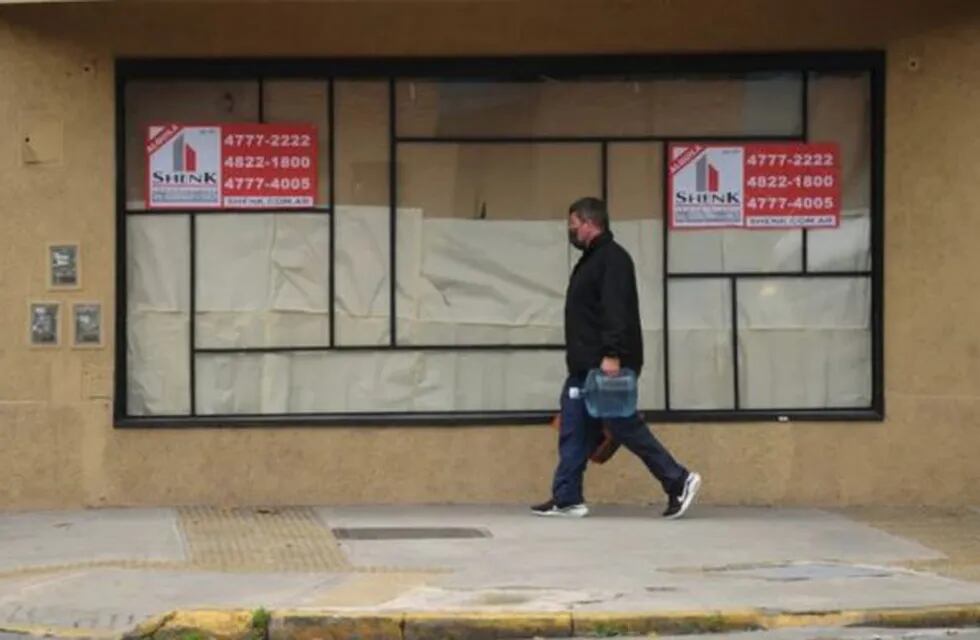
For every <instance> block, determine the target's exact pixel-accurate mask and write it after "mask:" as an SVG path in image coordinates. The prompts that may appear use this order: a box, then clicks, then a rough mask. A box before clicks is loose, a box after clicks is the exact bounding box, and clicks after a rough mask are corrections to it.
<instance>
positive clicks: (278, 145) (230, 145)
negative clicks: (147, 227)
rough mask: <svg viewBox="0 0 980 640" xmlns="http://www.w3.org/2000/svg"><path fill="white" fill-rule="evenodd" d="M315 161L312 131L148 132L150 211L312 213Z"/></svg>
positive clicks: (237, 127) (181, 128)
mask: <svg viewBox="0 0 980 640" xmlns="http://www.w3.org/2000/svg"><path fill="white" fill-rule="evenodd" d="M318 157H319V156H318V150H317V132H316V127H314V126H313V125H306V124H252V123H248V124H221V125H203V126H201V125H193V126H191V125H177V124H167V125H155V126H151V127H150V129H149V135H148V136H147V143H146V161H147V185H146V189H147V194H146V203H147V208H150V209H182V208H207V209H290V208H302V207H312V206H314V204H315V203H316V194H317V175H318V174H317V170H318V167H317V158H318Z"/></svg>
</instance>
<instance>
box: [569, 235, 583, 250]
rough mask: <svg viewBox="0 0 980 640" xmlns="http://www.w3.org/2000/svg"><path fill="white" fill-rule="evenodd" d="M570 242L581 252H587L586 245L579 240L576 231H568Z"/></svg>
mask: <svg viewBox="0 0 980 640" xmlns="http://www.w3.org/2000/svg"><path fill="white" fill-rule="evenodd" d="M568 241H569V242H570V243H571V244H572V246H573V247H575V248H576V249H578V250H579V251H585V243H584V242H582V241H581V240H579V239H578V234H577V233H575V232H574V231H571V230H569V231H568Z"/></svg>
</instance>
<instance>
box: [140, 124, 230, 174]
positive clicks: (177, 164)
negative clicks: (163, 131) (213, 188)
mask: <svg viewBox="0 0 980 640" xmlns="http://www.w3.org/2000/svg"><path fill="white" fill-rule="evenodd" d="M169 146H170V149H169V154H170V156H171V159H172V160H171V162H170V165H171V167H170V170H169V171H159V170H158V171H154V172H153V174H152V178H153V182H154V183H156V184H206V185H217V184H218V174H217V172H216V171H199V170H198V152H197V149H195V148H194V146H193V145H191V144H190V143H188V142H187V139H186V135H185V134H183V133H182V134H180V135H179V136H177V137H176V138H174V139H173V141H172V142H170V145H169ZM163 153H164V155H166V151H164V152H163Z"/></svg>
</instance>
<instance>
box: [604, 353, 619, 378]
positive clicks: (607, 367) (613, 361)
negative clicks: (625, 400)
mask: <svg viewBox="0 0 980 640" xmlns="http://www.w3.org/2000/svg"><path fill="white" fill-rule="evenodd" d="M599 368H600V369H602V372H603V373H604V374H606V375H607V376H609V377H611V378H613V377H616V376H618V375H619V358H614V357H612V356H606V357H605V358H603V359H602V364H600V365H599Z"/></svg>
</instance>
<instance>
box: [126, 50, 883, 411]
mask: <svg viewBox="0 0 980 640" xmlns="http://www.w3.org/2000/svg"><path fill="white" fill-rule="evenodd" d="M685 60H686V62H685ZM766 60H768V62H767V63H765V64H763V63H761V62H759V61H753V60H751V59H749V58H746V59H744V60H742V62H741V63H739V64H734V65H733V64H732V58H728V57H723V56H719V57H717V58H691V59H684V58H673V59H670V60H667V59H657V58H649V59H643V58H629V59H617V58H609V59H598V60H597V59H584V60H575V59H571V58H568V59H541V60H531V61H529V60H528V59H524V60H522V61H508V60H503V59H501V60H495V61H493V63H492V65H490V66H491V67H492V68H493V69H495V70H496V72H495V74H488V73H487V68H488V63H487V61H482V62H480V63H479V64H477V62H475V61H473V62H472V64H473V65H474V66H473V71H472V73H467V61H465V60H463V61H445V62H438V61H436V62H433V61H428V62H427V63H425V64H423V63H421V62H420V63H417V64H415V65H413V63H412V62H411V61H405V62H404V64H401V65H399V68H398V69H397V70H396V69H391V70H389V71H387V72H380V71H384V70H380V69H374V70H373V71H372V72H371V73H366V72H365V70H364V68H363V67H357V65H353V66H350V65H352V63H350V62H348V63H346V64H347V65H348V66H349V68H348V66H345V64H342V63H333V64H331V63H330V62H329V61H324V62H323V63H317V62H315V61H303V62H302V63H299V62H297V63H295V64H296V66H292V65H291V64H290V63H289V62H288V61H265V62H263V61H255V62H253V63H250V64H248V65H245V64H244V63H243V62H241V61H228V62H227V63H222V62H212V63H210V64H209V65H208V66H207V70H206V72H201V71H200V69H197V70H195V69H194V67H193V64H192V63H186V64H185V63H183V62H173V63H166V62H122V63H120V67H119V79H118V82H119V88H120V94H119V99H120V101H121V104H120V109H119V115H120V118H121V122H120V124H121V127H120V132H121V133H120V135H121V136H122V140H121V141H120V142H121V143H120V146H119V149H120V151H121V155H122V157H120V158H119V162H120V175H121V177H122V178H123V180H124V182H123V188H121V189H120V195H119V198H120V202H119V215H120V230H121V231H122V232H123V236H122V237H121V238H120V250H121V255H120V268H121V269H122V270H123V272H124V274H125V290H122V291H120V292H119V296H120V303H121V305H122V307H121V308H122V309H124V314H123V315H124V317H123V318H121V320H122V322H121V329H120V334H119V335H120V337H121V338H122V340H123V341H124V344H125V348H124V349H123V350H122V353H120V354H118V358H119V365H120V366H119V370H118V376H119V380H118V385H119V388H120V390H121V391H123V392H124V393H122V394H121V396H120V398H119V399H117V406H116V413H117V420H118V421H119V422H120V423H121V424H167V423H172V422H179V421H181V420H188V421H190V422H194V421H198V422H202V423H204V422H207V423H215V424H228V425H234V424H237V423H246V422H249V421H255V420H265V421H268V422H270V423H272V422H275V421H277V420H280V421H287V422H288V421H310V422H323V423H330V422H338V423H344V422H357V421H363V422H371V423H385V422H399V421H419V422H425V421H429V422H431V421H433V420H435V421H440V420H441V421H444V422H448V423H454V422H456V423H465V422H485V421H499V422H507V421H526V420H540V419H544V418H546V417H548V416H550V415H551V414H552V413H553V412H554V411H555V410H556V409H557V406H558V397H557V393H558V389H559V387H560V384H561V381H562V379H563V377H564V358H563V351H562V348H563V345H562V340H563V326H562V325H563V302H564V293H565V286H566V284H567V281H568V277H569V273H570V270H571V268H572V266H573V265H574V263H575V260H576V259H577V257H578V253H577V252H576V251H575V250H574V249H572V248H571V247H569V245H568V242H567V236H566V233H565V225H566V216H567V209H568V205H569V204H570V203H571V202H572V201H574V200H575V199H577V198H579V197H582V196H586V195H595V196H599V197H603V198H605V199H606V200H607V201H608V204H609V208H610V213H611V216H612V230H613V232H614V234H615V235H616V238H617V239H618V241H619V242H620V243H621V244H622V245H623V246H624V247H626V249H627V250H628V251H629V252H630V254H631V255H632V257H633V260H634V262H635V264H636V270H637V284H638V288H639V295H640V308H641V320H642V324H643V331H644V344H645V352H646V353H645V360H646V365H645V368H644V375H643V376H642V378H641V385H642V386H641V396H640V397H641V404H642V406H643V408H644V409H646V410H647V411H648V416H649V417H650V418H651V419H668V420H688V419H717V420H724V419H728V418H736V419H742V418H746V417H755V418H773V419H775V418H782V417H784V416H787V415H801V416H804V415H805V416H811V417H824V416H825V417H828V418H833V417H838V418H840V417H854V418H870V417H880V415H881V409H882V401H881V389H880V386H881V385H880V358H881V349H880V331H881V327H880V313H878V310H880V304H881V301H880V279H881V273H880V263H881V261H880V252H881V247H880V244H876V243H875V242H874V238H875V237H876V233H880V228H879V227H878V226H876V225H880V220H881V210H880V203H879V204H876V202H878V201H877V200H876V198H875V193H880V189H881V185H880V184H876V183H875V182H874V178H875V176H876V175H877V173H876V171H877V165H876V163H880V157H876V156H875V154H874V150H875V148H876V145H880V144H881V140H876V139H875V135H876V134H875V131H876V128H875V113H876V112H875V104H873V103H874V100H878V101H880V99H881V98H880V95H879V94H875V91H879V90H880V87H878V88H877V89H876V85H875V82H876V77H877V76H876V75H875V74H879V73H880V60H879V59H878V58H877V57H875V56H870V57H869V56H866V55H855V56H847V55H841V56H835V57H834V59H827V60H822V59H821V58H820V57H816V58H810V59H807V60H805V61H804V60H803V59H800V60H794V59H792V58H787V59H780V58H779V57H773V58H766ZM773 60H775V61H777V62H775V63H773ZM804 62H806V64H803V63H804ZM672 65H673V66H677V67H680V68H676V69H675V68H673V67H672ZM529 66H530V67H533V69H529ZM579 66H581V67H582V71H583V72H581V73H580V72H578V71H577V68H578V67H579ZM245 69H248V70H250V72H251V73H250V74H244V73H243V72H244V70H245ZM190 74H194V77H193V78H190V77H189V75H190ZM875 95H877V98H874V99H873V97H874V96H875ZM222 123H227V124H229V125H235V126H237V125H243V124H254V123H285V124H290V125H293V124H295V125H304V126H312V127H314V128H315V131H316V136H315V137H316V146H315V149H316V155H315V159H314V160H311V159H306V160H305V162H307V163H310V162H314V163H315V168H316V177H317V178H316V181H315V192H312V191H311V193H312V194H313V195H312V196H311V197H310V200H311V204H309V206H306V205H304V206H302V207H295V206H285V207H283V208H282V209H270V208H250V207H244V206H243V207H238V208H236V207H235V206H218V207H207V208H204V207H200V208H192V207H187V208H178V209H174V208H167V209H165V210H160V209H157V208H154V207H153V206H151V204H152V203H149V204H148V199H147V195H146V194H147V185H148V180H149V176H148V169H147V167H148V166H149V164H148V161H147V153H148V151H147V147H148V139H149V137H150V133H151V132H150V127H159V126H160V125H168V124H174V125H186V126H191V125H196V126H208V125H221V124H222ZM154 131H156V129H154ZM699 141H703V142H706V143H716V144H717V143H720V142H730V143H732V144H741V143H746V144H747V143H752V142H760V143H761V142H808V141H812V142H832V143H834V144H835V145H836V148H837V149H839V155H840V160H839V164H840V167H839V169H840V183H841V189H840V203H841V206H840V216H839V224H836V225H835V226H834V228H829V229H806V228H796V227H794V228H780V229H775V230H760V229H754V228H740V229H730V228H729V229H679V228H673V226H672V225H671V224H670V223H669V219H670V216H669V209H668V192H669V187H668V165H670V164H671V160H672V159H671V158H670V157H669V153H670V149H671V148H672V147H671V145H676V144H678V143H683V142H691V143H694V142H699ZM195 153H196V152H195ZM192 161H194V162H196V156H195V157H194V158H193V159H192ZM296 162H298V160H296ZM229 166H230V165H229ZM297 166H298V165H297ZM712 170H714V169H712ZM297 184H298V183H297Z"/></svg>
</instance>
